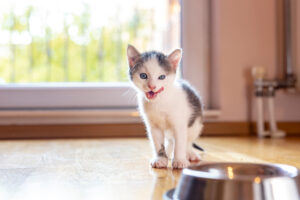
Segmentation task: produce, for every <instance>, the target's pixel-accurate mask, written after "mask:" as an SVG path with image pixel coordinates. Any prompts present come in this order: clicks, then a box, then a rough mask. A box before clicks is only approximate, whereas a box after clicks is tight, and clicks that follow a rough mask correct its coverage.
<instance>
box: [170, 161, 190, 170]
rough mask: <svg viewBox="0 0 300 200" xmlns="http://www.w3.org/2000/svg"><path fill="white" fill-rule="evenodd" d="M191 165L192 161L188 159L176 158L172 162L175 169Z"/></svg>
mask: <svg viewBox="0 0 300 200" xmlns="http://www.w3.org/2000/svg"><path fill="white" fill-rule="evenodd" d="M189 165H190V162H189V161H188V160H186V159H184V160H176V159H174V160H173V162H172V167H173V168H174V169H182V168H186V167H188V166H189Z"/></svg>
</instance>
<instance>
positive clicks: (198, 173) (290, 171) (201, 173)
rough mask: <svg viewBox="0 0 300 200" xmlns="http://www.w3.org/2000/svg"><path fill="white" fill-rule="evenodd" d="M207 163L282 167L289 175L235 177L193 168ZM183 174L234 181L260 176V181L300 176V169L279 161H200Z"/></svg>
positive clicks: (237, 175)
mask: <svg viewBox="0 0 300 200" xmlns="http://www.w3.org/2000/svg"><path fill="white" fill-rule="evenodd" d="M207 165H227V166H230V165H241V166H247V165H252V166H253V165H255V166H265V167H273V168H280V169H282V170H284V171H286V172H287V173H288V174H289V175H257V176H254V175H253V176H252V175H243V174H235V175H234V176H233V177H231V178H230V177H228V176H226V175H222V176H221V175H220V174H216V173H211V172H206V171H200V170H195V169H193V168H196V167H199V166H207ZM182 175H187V176H192V177H195V178H204V179H210V180H233V181H239V180H241V181H245V180H249V181H253V180H254V179H257V178H259V180H260V182H261V181H263V180H266V179H273V178H292V179H293V178H296V177H299V178H300V170H299V169H298V168H296V167H294V166H291V165H287V164H278V163H275V164H273V163H250V162H205V163H200V164H197V165H192V166H190V167H188V168H185V169H183V172H182Z"/></svg>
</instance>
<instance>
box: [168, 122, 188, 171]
mask: <svg viewBox="0 0 300 200" xmlns="http://www.w3.org/2000/svg"><path fill="white" fill-rule="evenodd" d="M179 124H180V125H179ZM174 130H175V133H174V136H175V149H174V159H173V162H172V167H173V168H175V169H181V168H185V167H187V166H189V164H190V162H189V161H188V160H187V139H188V137H187V127H185V126H184V124H183V123H182V122H181V123H177V125H176V126H175V129H174Z"/></svg>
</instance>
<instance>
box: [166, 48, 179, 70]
mask: <svg viewBox="0 0 300 200" xmlns="http://www.w3.org/2000/svg"><path fill="white" fill-rule="evenodd" d="M181 57H182V50H181V49H175V50H174V51H173V52H172V53H170V54H169V55H168V60H169V62H170V63H171V65H172V68H173V69H175V70H176V69H177V67H178V64H179V62H180V60H181Z"/></svg>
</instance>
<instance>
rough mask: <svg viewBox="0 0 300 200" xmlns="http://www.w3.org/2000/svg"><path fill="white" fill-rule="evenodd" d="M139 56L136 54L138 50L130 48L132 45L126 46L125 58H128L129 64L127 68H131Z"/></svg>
mask: <svg viewBox="0 0 300 200" xmlns="http://www.w3.org/2000/svg"><path fill="white" fill-rule="evenodd" d="M140 55H141V54H140V53H139V52H138V50H137V49H136V48H135V47H134V46H132V45H130V44H129V45H128V47H127V58H128V64H129V67H130V68H131V67H133V66H134V65H135V63H136V61H137V59H138V57H139V56H140Z"/></svg>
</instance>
